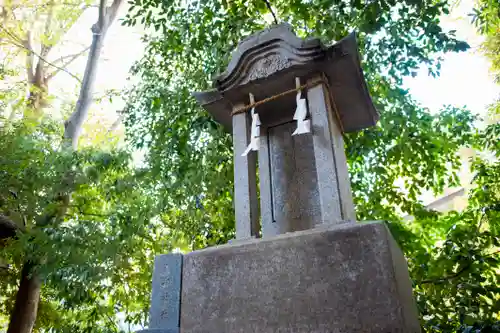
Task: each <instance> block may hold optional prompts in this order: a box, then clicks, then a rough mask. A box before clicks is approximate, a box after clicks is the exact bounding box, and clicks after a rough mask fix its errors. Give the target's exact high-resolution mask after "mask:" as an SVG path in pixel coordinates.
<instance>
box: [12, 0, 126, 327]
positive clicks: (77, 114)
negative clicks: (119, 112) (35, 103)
mask: <svg viewBox="0 0 500 333" xmlns="http://www.w3.org/2000/svg"><path fill="white" fill-rule="evenodd" d="M122 2H123V0H113V3H112V4H111V6H110V7H106V0H100V5H99V18H98V20H97V23H96V24H94V25H93V26H92V33H93V37H92V45H91V47H90V52H89V55H88V58H87V64H86V67H85V73H84V76H83V82H82V86H81V88H80V95H79V97H78V102H77V104H76V109H75V111H74V112H73V114H72V115H71V116H70V118H69V119H68V120H67V122H66V124H65V130H64V138H65V139H66V140H67V142H68V143H69V142H70V143H71V146H70V147H67V146H66V145H65V146H64V147H63V149H67V148H71V147H72V148H73V149H76V148H77V146H78V139H79V138H80V134H81V132H82V126H83V124H84V122H85V120H86V118H87V114H88V111H89V108H90V105H91V104H92V94H93V92H94V89H93V88H94V81H95V77H96V73H97V65H98V62H99V58H100V55H101V49H102V46H103V43H104V37H105V35H106V32H107V30H108V28H109V26H110V25H111V23H113V21H114V20H115V18H116V15H117V12H118V9H119V8H120V6H121V4H122ZM44 79H45V77H44V76H42V82H43V80H44ZM70 195H71V194H70V193H67V194H66V195H65V196H66V200H63V202H64V203H63V204H62V205H66V206H67V205H68V203H69V200H70ZM32 267H33V265H32V264H30V263H29V262H27V263H25V265H24V267H23V270H22V273H21V284H20V285H19V289H18V291H17V296H16V303H15V305H14V311H13V312H12V314H11V317H10V322H9V329H8V331H7V333H31V332H32V330H33V326H34V325H35V320H36V316H37V310H38V302H39V300H40V290H41V282H40V279H39V278H38V276H37V275H36V272H35V273H34V274H31V276H30V273H31V270H32Z"/></svg>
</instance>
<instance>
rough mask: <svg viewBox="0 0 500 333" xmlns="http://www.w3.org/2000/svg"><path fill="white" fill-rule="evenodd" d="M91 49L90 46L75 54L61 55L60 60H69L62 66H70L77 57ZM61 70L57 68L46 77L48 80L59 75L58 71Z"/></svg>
mask: <svg viewBox="0 0 500 333" xmlns="http://www.w3.org/2000/svg"><path fill="white" fill-rule="evenodd" d="M89 49H90V46H88V47H86V48H85V49H83V50H81V51H80V52H78V53H75V54H72V55H68V56H65V57H61V58H60V59H59V61H61V62H62V61H63V60H64V59H68V58H69V60H68V61H66V62H64V63H63V64H61V67H62V68H66V67H67V66H69V65H70V64H71V63H72V62H73V61H75V60H76V59H78V58H79V57H80V56H81V55H83V54H84V53H85V52H87V51H88V50H89ZM60 71H61V70H60V69H56V70H55V71H53V72H52V73H50V74H48V75H47V77H46V79H47V81H48V80H50V79H52V78H53V77H54V76H56V75H57V73H59V72H60Z"/></svg>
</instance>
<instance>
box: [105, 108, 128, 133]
mask: <svg viewBox="0 0 500 333" xmlns="http://www.w3.org/2000/svg"><path fill="white" fill-rule="evenodd" d="M124 117H125V114H124V113H123V112H119V116H118V118H117V119H116V120H115V121H114V122H113V124H112V125H111V127H110V128H109V129H108V131H107V134H110V133H111V132H113V131H114V130H116V129H117V128H118V126H120V124H121V122H122V120H123V118H124Z"/></svg>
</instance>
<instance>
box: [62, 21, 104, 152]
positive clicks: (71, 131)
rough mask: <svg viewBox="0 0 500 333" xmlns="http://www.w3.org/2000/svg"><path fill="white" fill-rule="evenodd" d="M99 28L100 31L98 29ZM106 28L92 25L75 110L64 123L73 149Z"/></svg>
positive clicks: (90, 99) (80, 128) (76, 141)
mask: <svg viewBox="0 0 500 333" xmlns="http://www.w3.org/2000/svg"><path fill="white" fill-rule="evenodd" d="M99 30H100V31H99ZM105 30H106V29H99V28H98V27H97V25H96V24H95V25H94V26H93V27H92V33H93V36H92V45H91V46H90V51H89V56H88V58H87V64H86V66H85V73H84V76H83V82H82V86H81V88H80V95H79V97H78V101H77V102H76V110H75V112H73V114H72V115H71V117H70V118H69V119H68V121H67V122H66V124H65V126H66V127H65V130H64V138H65V139H67V140H68V141H71V146H72V147H73V149H76V148H77V145H78V139H79V138H80V134H81V132H82V126H83V123H84V122H85V120H86V119H87V114H88V112H89V108H90V105H91V104H92V94H93V92H94V82H95V76H96V73H97V64H98V62H99V57H100V55H101V50H102V45H103V41H104V36H105V33H106V31H105Z"/></svg>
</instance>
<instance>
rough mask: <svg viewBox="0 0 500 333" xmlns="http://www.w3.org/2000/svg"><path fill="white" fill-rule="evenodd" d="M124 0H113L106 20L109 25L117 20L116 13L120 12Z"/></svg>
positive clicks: (107, 11)
mask: <svg viewBox="0 0 500 333" xmlns="http://www.w3.org/2000/svg"><path fill="white" fill-rule="evenodd" d="M122 2H123V0H113V3H112V4H111V6H110V7H109V8H108V9H107V10H106V22H107V24H108V27H109V25H110V24H111V23H112V22H113V21H114V20H115V18H116V15H117V14H118V9H120V5H121V4H122Z"/></svg>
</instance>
